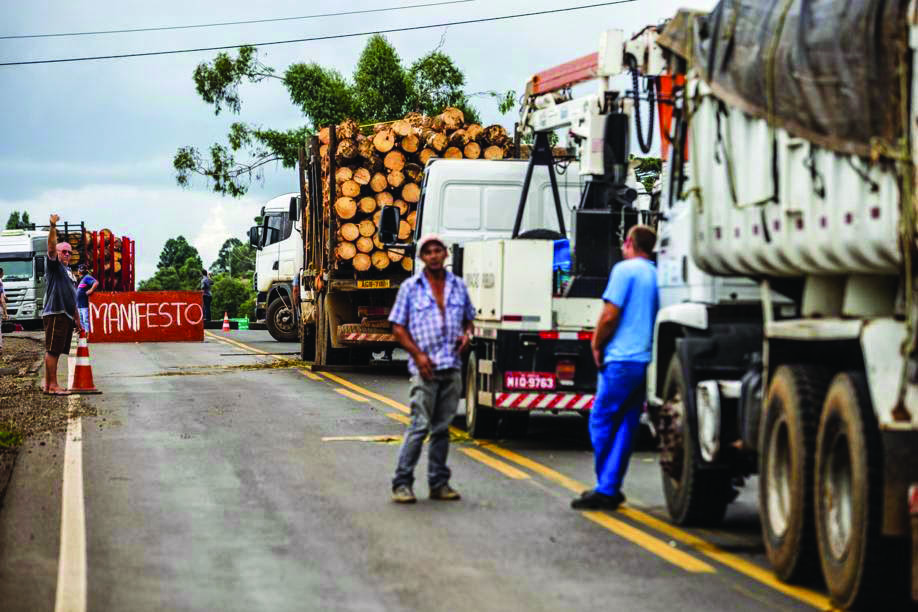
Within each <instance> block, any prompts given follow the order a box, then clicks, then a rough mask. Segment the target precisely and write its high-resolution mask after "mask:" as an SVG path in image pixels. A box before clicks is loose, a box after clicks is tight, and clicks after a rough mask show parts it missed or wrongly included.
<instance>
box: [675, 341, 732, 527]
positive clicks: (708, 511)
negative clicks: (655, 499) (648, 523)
mask: <svg viewBox="0 0 918 612" xmlns="http://www.w3.org/2000/svg"><path fill="white" fill-rule="evenodd" d="M688 392H689V390H688V389H687V385H686V382H685V375H684V374H683V370H682V361H681V360H680V359H679V356H678V355H673V358H672V359H671V360H670V362H669V368H668V369H667V371H666V378H665V380H664V382H663V409H662V414H661V428H660V444H661V446H662V453H661V456H660V467H661V468H662V476H663V493H664V495H665V497H666V508H667V510H668V511H669V516H670V517H671V518H672V519H673V521H674V522H675V523H676V524H678V525H715V524H717V523H720V521H721V520H723V517H724V514H725V513H726V512H727V505H728V504H729V503H730V502H731V501H732V500H733V498H734V497H735V494H734V491H733V486H732V479H731V474H730V472H729V471H727V470H725V469H719V468H711V467H702V465H701V458H700V453H699V451H698V450H697V449H698V441H697V440H696V439H695V434H694V432H693V428H692V426H691V423H690V422H689V418H688V415H687V414H686V412H685V406H686V404H685V400H684V398H686V397H687V396H688Z"/></svg>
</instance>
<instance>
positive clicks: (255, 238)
mask: <svg viewBox="0 0 918 612" xmlns="http://www.w3.org/2000/svg"><path fill="white" fill-rule="evenodd" d="M249 245H250V246H253V247H255V248H256V249H258V250H261V227H260V226H258V225H253V226H252V227H250V228H249Z"/></svg>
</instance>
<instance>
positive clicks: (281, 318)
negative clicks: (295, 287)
mask: <svg viewBox="0 0 918 612" xmlns="http://www.w3.org/2000/svg"><path fill="white" fill-rule="evenodd" d="M287 299H289V298H287ZM265 319H266V323H267V326H268V333H269V334H271V337H272V338H274V339H275V340H277V341H278V342H296V341H297V339H298V336H299V334H298V332H297V329H296V327H297V326H296V316H295V315H294V313H293V310H292V309H291V308H290V307H289V306H288V305H287V303H286V302H285V301H284V298H283V297H278V298H275V300H274V301H273V302H271V303H270V304H268V311H267V313H266V314H265Z"/></svg>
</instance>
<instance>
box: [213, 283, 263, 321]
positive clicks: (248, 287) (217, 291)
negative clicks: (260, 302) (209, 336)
mask: <svg viewBox="0 0 918 612" xmlns="http://www.w3.org/2000/svg"><path fill="white" fill-rule="evenodd" d="M254 293H255V292H254V290H253V289H252V284H251V283H249V282H246V281H245V280H243V279H241V278H233V277H232V276H229V275H228V274H221V275H219V276H216V277H215V278H214V286H213V296H214V297H213V302H212V303H211V309H212V310H213V311H214V312H215V313H218V314H219V313H222V312H226V313H228V314H229V316H231V317H242V316H245V315H246V314H247V313H246V312H244V311H243V309H242V305H243V304H244V303H245V302H247V301H249V300H250V299H251V300H254ZM253 304H254V301H253Z"/></svg>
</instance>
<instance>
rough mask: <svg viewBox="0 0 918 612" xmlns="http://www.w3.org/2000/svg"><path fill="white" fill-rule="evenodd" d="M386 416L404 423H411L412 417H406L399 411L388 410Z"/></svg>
mask: <svg viewBox="0 0 918 612" xmlns="http://www.w3.org/2000/svg"><path fill="white" fill-rule="evenodd" d="M386 416H387V417H389V418H390V419H392V420H393V421H398V422H399V423H402V424H404V425H411V419H410V418H408V417H406V416H405V415H404V414H399V413H397V412H387V413H386Z"/></svg>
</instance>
